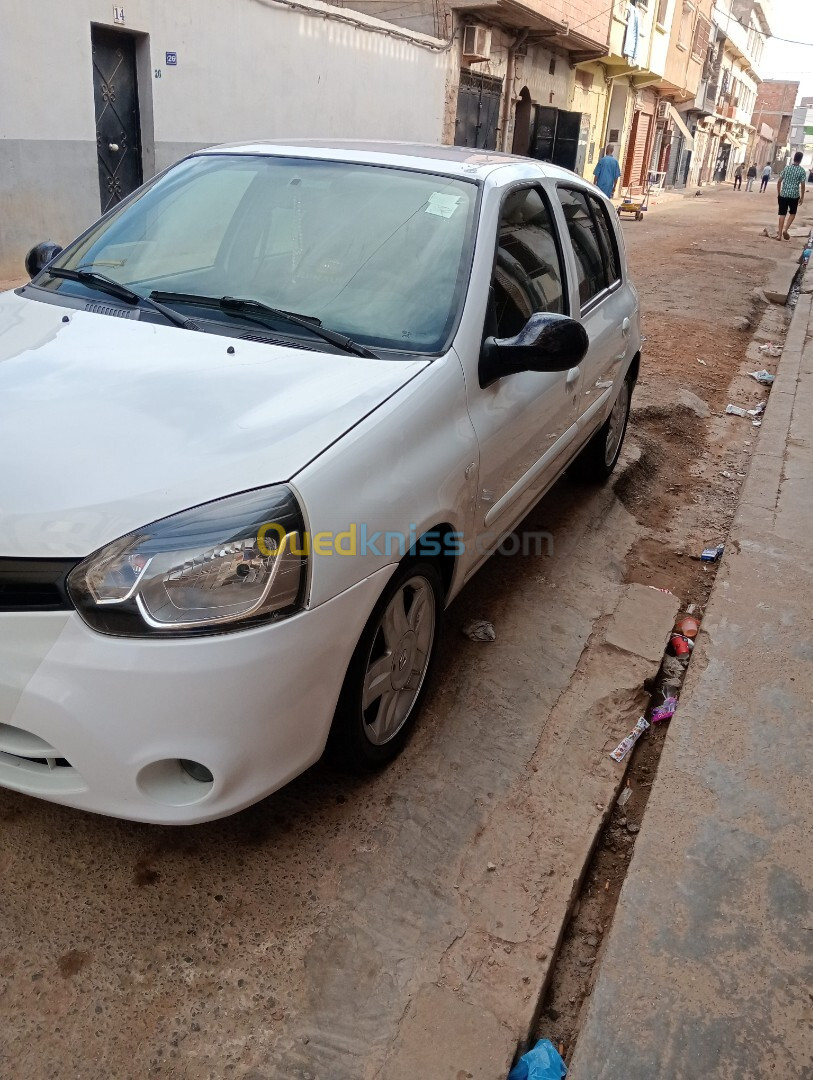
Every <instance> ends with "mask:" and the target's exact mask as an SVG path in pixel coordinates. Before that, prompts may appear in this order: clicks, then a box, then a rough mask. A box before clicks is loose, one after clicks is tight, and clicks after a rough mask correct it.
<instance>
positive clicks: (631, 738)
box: [610, 716, 649, 761]
mask: <svg viewBox="0 0 813 1080" xmlns="http://www.w3.org/2000/svg"><path fill="white" fill-rule="evenodd" d="M648 727H649V721H648V720H646V719H645V718H644V717H643V716H642V717H641V719H640V720H639V721H638V723H637V724H636V725H635V727H634V728H633V729H632V731H631V732H630V733H629V735H627V737H626V739H622V740H621V742H620V743H619V744H618V746H616V748H615V750H613V751H612V753H611V754H610V757H611V758H612V759H613V760H614V761H623V760H624V758H625V757H626V756H627V754H628V753H629V752H630V750H632V748H633V746H635V744H636V743H637V742H638V740H639V739H640V738H641V736H642V735H643V733H644V732H645V731H646V729H647V728H648Z"/></svg>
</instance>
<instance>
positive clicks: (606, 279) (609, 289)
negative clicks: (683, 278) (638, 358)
mask: <svg viewBox="0 0 813 1080" xmlns="http://www.w3.org/2000/svg"><path fill="white" fill-rule="evenodd" d="M557 193H558V196H559V205H560V210H561V212H562V214H563V215H564V222H565V230H564V231H565V232H566V235H567V236H568V238H569V241H570V242H569V244H566V245H565V246H566V249H567V254H568V256H569V258H570V259H571V260H572V265H573V269H574V272H575V281H576V289H575V290H574V293H575V295H574V296H573V298H572V308H571V312H570V313H571V314H572V316H573V318H574V319H581V321H582V323H583V325H584V328H585V330H586V331H587V335H588V337H589V338H590V349H589V351H588V353H587V356H585V358H584V360H583V361H582V365H581V366H582V370H583V378H582V383H581V392H580V400H579V406H578V415H579V423H580V427H581V428H583V429H586V430H593V429H594V428H596V427H598V426H599V425H600V424H601V423H602V422H603V420H604V418H605V416H606V413H607V410H608V408H609V406H610V404H611V402H612V401H613V400H614V399H615V393H614V387H615V388H616V389H617V383H618V380H619V378H620V375H621V373H622V372H623V371H625V370H626V367H627V363H628V361H629V360H631V359H632V356H631V355H630V341H631V340H632V339H631V330H632V319H633V317H634V307H635V300H634V297H633V295H632V292H631V290H630V289H629V287H628V286H627V285H625V283H624V280H623V274H622V263H621V254H622V253H621V250H620V245H619V243H618V238H617V236H616V233H615V225H614V223H613V221H612V218H611V216H610V212H609V210H608V207H607V203H606V202H605V201H604V200H603V199H602V198H601V197H600V196H598V195H594V194H593V193H592V192H591V191H589V190H587V189H586V188H583V187H581V186H577V185H569V184H560V185H558V187H557Z"/></svg>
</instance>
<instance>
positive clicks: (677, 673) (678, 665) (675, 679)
mask: <svg viewBox="0 0 813 1080" xmlns="http://www.w3.org/2000/svg"><path fill="white" fill-rule="evenodd" d="M661 672H662V673H663V678H664V686H666V684H667V682H668V683H670V684H674V685H675V687H676V688H677V687H679V686H680V684H681V682H682V681H683V674H684V671H683V662H682V661H681V660H679V659H678V658H677V657H676V656H669V655H668V654H667V655H666V656H664V658H663V663H662V664H661Z"/></svg>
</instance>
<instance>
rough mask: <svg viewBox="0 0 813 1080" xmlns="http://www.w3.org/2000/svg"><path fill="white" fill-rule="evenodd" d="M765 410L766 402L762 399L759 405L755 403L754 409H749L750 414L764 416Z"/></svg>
mask: <svg viewBox="0 0 813 1080" xmlns="http://www.w3.org/2000/svg"><path fill="white" fill-rule="evenodd" d="M764 412H765V402H764V401H760V402H759V404H758V405H755V406H754V408H753V409H749V410H748V415H749V416H762V414H763V413H764Z"/></svg>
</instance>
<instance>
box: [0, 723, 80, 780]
mask: <svg viewBox="0 0 813 1080" xmlns="http://www.w3.org/2000/svg"><path fill="white" fill-rule="evenodd" d="M0 784H3V785H5V786H7V787H11V788H14V789H15V790H16V791H27V792H29V793H30V794H34V795H37V794H39V795H51V796H53V797H56V796H58V795H63V796H64V795H67V794H71V793H75V792H78V791H84V790H86V785H85V782H84V780H83V778H82V777H81V775H80V774H79V773H78V772H77V770H76V769H75V768H74V767H73V765H71V763H70V762H69V761H68V760H67V759H66V758H64V757H62V755H61V754H60V753H59V751H58V750H56V749H55V748H54V747H53V746H51V745H50V744H49V743H47V742H45V740H44V739H41V738H40V737H39V735H34V734H33V733H32V732H30V731H25V730H24V729H23V728H18V727H13V726H12V725H11V724H0Z"/></svg>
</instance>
